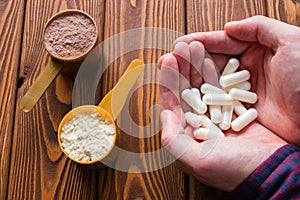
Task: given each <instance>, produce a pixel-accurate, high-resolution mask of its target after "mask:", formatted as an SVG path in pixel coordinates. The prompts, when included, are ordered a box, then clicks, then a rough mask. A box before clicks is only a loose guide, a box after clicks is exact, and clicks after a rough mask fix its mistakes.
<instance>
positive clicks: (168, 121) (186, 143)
mask: <svg viewBox="0 0 300 200" xmlns="http://www.w3.org/2000/svg"><path fill="white" fill-rule="evenodd" d="M160 119H161V123H162V127H163V129H162V135H161V143H162V146H163V147H164V148H165V149H166V150H167V151H168V152H169V153H170V154H171V155H172V156H173V157H174V158H175V160H177V159H179V158H180V157H182V156H183V154H184V153H185V152H186V151H187V150H188V149H189V148H190V147H191V145H192V144H193V143H194V142H195V141H194V140H193V139H192V138H191V137H189V136H188V135H186V134H184V128H183V127H182V125H181V121H180V119H178V117H177V116H176V115H175V114H174V113H173V112H172V111H170V110H163V111H162V112H161V114H160Z"/></svg>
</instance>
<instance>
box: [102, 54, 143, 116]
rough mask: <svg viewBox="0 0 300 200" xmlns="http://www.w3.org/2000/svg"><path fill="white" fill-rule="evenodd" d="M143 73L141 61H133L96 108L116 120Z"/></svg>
mask: <svg viewBox="0 0 300 200" xmlns="http://www.w3.org/2000/svg"><path fill="white" fill-rule="evenodd" d="M143 71H144V63H143V61H141V60H138V59H136V60H133V61H132V62H131V63H130V65H129V67H128V68H127V70H126V71H125V72H124V74H123V76H122V77H121V78H120V80H119V81H118V83H117V84H116V85H115V87H114V88H113V89H111V90H110V91H109V92H108V93H107V94H106V95H105V96H104V98H103V99H102V100H101V102H100V103H99V105H98V106H99V107H101V108H103V109H105V110H106V111H107V112H109V113H110V114H111V115H112V117H113V118H114V119H116V118H117V117H118V115H119V113H120V112H121V110H122V108H123V106H124V104H125V102H126V99H127V96H128V93H129V92H130V90H131V88H132V87H133V85H134V83H135V82H136V80H137V79H138V77H139V75H140V74H141V73H142V72H143Z"/></svg>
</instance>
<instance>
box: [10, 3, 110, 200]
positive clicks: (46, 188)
mask: <svg viewBox="0 0 300 200" xmlns="http://www.w3.org/2000/svg"><path fill="white" fill-rule="evenodd" d="M65 9H80V10H83V11H85V12H87V13H89V14H90V15H91V16H92V17H93V18H94V19H95V20H96V23H97V25H98V27H101V28H102V27H103V21H104V20H103V17H104V1H102V0H93V1H79V0H76V1H75V0H74V1H58V0H57V1H34V0H32V1H31V0H29V1H26V11H25V21H24V22H25V26H24V30H23V33H24V34H23V43H22V56H21V64H20V74H19V77H20V79H22V80H24V84H23V85H22V87H21V88H20V89H19V91H18V101H17V108H16V114H15V124H16V126H15V127H14V134H13V143H12V153H11V155H12V158H11V163H10V173H9V183H8V185H9V188H8V198H9V199H96V198H97V183H98V181H99V180H98V177H99V176H98V171H97V170H92V169H87V168H85V167H83V166H80V165H77V164H75V163H74V162H71V161H70V160H69V159H67V157H66V156H64V155H63V153H62V152H61V150H60V149H59V146H58V142H57V133H56V130H57V126H58V123H59V122H60V120H61V119H62V117H63V116H64V115H65V114H66V113H67V112H68V111H69V110H70V109H71V107H70V106H66V105H64V104H62V103H60V102H59V101H58V99H57V97H56V94H55V83H53V84H52V85H51V86H50V87H49V88H48V90H47V92H46V93H45V94H44V95H43V96H42V98H41V100H40V101H39V102H38V104H37V105H36V106H35V107H34V109H33V110H32V111H31V112H29V113H23V112H21V111H20V110H19V101H20V99H21V98H22V96H24V94H25V92H26V91H27V89H28V88H29V86H30V85H31V84H32V83H33V81H34V80H35V79H36V77H37V76H38V75H39V74H40V73H41V72H42V70H43V68H44V66H45V65H46V63H47V61H48V59H49V56H48V55H47V53H46V51H45V49H44V47H43V44H42V35H43V29H44V24H45V23H46V22H47V20H48V19H49V18H50V17H51V16H52V15H53V14H55V13H57V12H59V11H61V10H65ZM100 30H102V29H100ZM102 33H103V31H100V32H99V38H100V40H101V39H102V38H103V34H102Z"/></svg>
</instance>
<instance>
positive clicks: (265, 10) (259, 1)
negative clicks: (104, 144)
mask: <svg viewBox="0 0 300 200" xmlns="http://www.w3.org/2000/svg"><path fill="white" fill-rule="evenodd" d="M65 9H79V10H83V11H85V12H87V13H88V14H90V15H91V16H92V17H93V18H94V19H95V21H96V23H97V26H98V29H99V43H101V42H102V41H104V40H105V39H108V38H110V37H113V36H114V35H115V34H118V33H121V32H124V31H127V30H131V29H136V28H143V27H156V28H166V29H170V30H173V31H174V32H175V31H176V32H178V33H180V34H186V33H191V32H195V31H212V30H221V29H223V26H224V24H225V23H226V22H228V21H231V20H239V19H243V18H246V17H250V16H253V15H258V14H259V15H265V16H269V17H273V18H276V19H279V20H282V21H284V22H288V23H291V24H295V25H300V1H298V0H255V1H247V0H160V1H154V0H151V1H145V0H106V1H105V0H50V1H36V0H27V1H25V0H1V1H0V102H1V104H0V112H1V118H0V159H1V161H0V162H1V163H0V199H209V197H210V194H207V193H206V192H204V191H202V189H201V188H200V187H199V185H200V184H199V183H198V182H197V181H196V180H195V179H194V178H193V177H191V176H188V175H186V174H184V173H183V172H181V171H180V170H179V169H177V168H176V166H175V165H174V164H171V165H169V166H166V167H163V168H161V169H158V170H155V171H151V170H150V171H149V170H148V171H149V172H147V173H142V172H144V171H145V168H146V167H149V166H152V165H153V166H154V165H155V164H157V163H156V162H159V161H158V160H156V159H159V160H164V159H168V156H167V155H165V154H161V157H160V158H155V159H149V160H147V161H146V162H147V163H144V164H145V166H142V168H143V169H141V166H140V165H138V164H135V162H132V163H131V164H130V166H129V169H128V170H131V172H130V173H128V172H126V171H124V170H123V171H122V170H115V169H113V168H110V167H105V168H102V169H89V168H86V167H84V166H81V165H79V164H76V163H74V162H72V161H71V160H69V159H68V158H67V157H66V156H65V155H64V154H63V153H62V152H61V150H60V148H59V146H58V143H57V126H58V124H59V122H60V120H61V119H62V117H63V116H64V115H65V114H66V113H67V112H68V111H69V110H70V109H71V108H72V105H71V104H70V103H71V101H72V96H71V94H72V86H73V80H74V78H75V73H74V69H76V67H78V66H79V65H80V63H72V64H68V65H69V66H67V67H66V68H65V70H64V71H63V73H61V74H60V75H59V76H58V77H57V78H56V81H54V82H53V83H52V84H51V85H50V87H49V88H48V90H47V91H46V93H45V94H44V95H43V96H42V98H41V100H40V101H39V102H38V104H37V105H36V106H35V107H34V109H33V110H32V111H31V112H29V113H24V112H22V111H21V110H20V107H19V103H20V100H21V98H22V97H23V96H24V94H25V93H26V91H27V90H28V88H29V87H30V86H31V85H32V83H33V82H34V80H35V79H36V78H37V76H38V75H39V74H40V73H41V72H42V71H43V69H44V67H45V65H46V64H47V62H48V60H49V55H48V54H47V52H46V51H45V49H44V47H43V42H42V41H43V40H42V35H43V28H44V24H45V23H46V21H47V20H48V19H49V18H50V17H51V16H52V15H54V14H55V13H57V12H59V11H61V10H65ZM156 30H158V29H153V33H152V34H151V38H150V39H149V38H145V37H137V38H136V39H134V40H132V41H133V42H135V43H136V44H141V47H144V46H143V45H144V44H145V40H146V39H147V40H148V41H149V40H150V42H152V43H153V44H152V46H151V47H152V48H148V49H145V48H140V49H137V50H135V51H132V52H129V53H127V54H124V55H121V57H117V54H118V53H120V51H122V49H124V48H127V45H128V44H126V41H122V40H119V41H118V40H117V41H116V44H114V45H113V47H112V49H111V50H110V51H109V52H106V54H107V55H108V54H109V56H112V58H113V59H114V60H113V62H112V63H111V64H110V65H109V68H108V69H107V70H106V71H105V73H104V76H103V77H102V78H101V80H100V81H99V82H100V84H99V87H98V88H99V90H98V91H99V92H98V93H97V94H96V100H95V103H96V102H97V101H99V99H100V98H101V97H103V96H104V95H105V94H106V93H107V92H108V91H109V90H110V89H111V88H112V87H113V86H114V84H115V83H116V82H117V81H118V79H119V77H120V76H121V74H122V73H123V72H124V70H125V69H126V67H127V66H128V64H129V63H130V61H131V60H132V59H135V58H140V59H142V60H144V62H145V63H147V64H149V65H150V66H155V65H154V64H155V63H156V61H157V59H158V58H159V57H160V56H161V55H162V54H163V53H165V52H168V51H169V50H170V49H171V41H173V40H174V39H175V38H176V37H177V36H178V35H176V34H173V33H172V31H171V34H169V35H168V38H162V37H161V35H160V34H156V33H155V31H156ZM142 33H145V32H142ZM160 44H163V46H164V49H159V48H156V47H157V46H159V45H160ZM114 56H115V57H114ZM151 63H152V65H151ZM70 69H71V70H70ZM75 71H76V70H75ZM158 73H159V71H158V69H155V67H149V68H146V70H145V72H144V76H143V77H142V78H141V79H139V80H138V84H140V85H142V86H141V87H139V88H138V89H136V90H135V91H134V92H133V93H132V95H131V98H130V100H129V104H128V105H127V107H128V110H129V111H130V114H131V121H130V123H129V128H130V127H131V126H132V127H133V126H134V125H139V127H141V129H140V130H139V134H141V135H146V136H147V135H148V136H149V137H144V138H137V137H132V136H128V135H127V134H125V133H124V131H123V130H119V135H120V137H119V138H118V141H117V144H118V145H119V146H120V147H121V148H122V149H124V150H127V151H128V152H136V153H147V152H153V151H156V150H160V149H161V145H160V134H159V133H157V134H154V135H151V134H153V130H158V129H159V119H158V117H157V116H158V113H157V112H154V113H152V114H151V112H149V109H150V108H151V107H152V106H153V105H155V104H157V103H158V99H159V90H158V88H159V87H158V84H157V77H158ZM145 80H147V81H146V84H143V82H145ZM83 87H84V86H83ZM127 114H128V113H127ZM127 114H126V113H125V114H124V113H121V115H120V117H119V118H118V119H117V121H118V122H119V124H122V121H123V120H124V119H126V117H128V116H127ZM149 115H150V117H151V120H150V117H149ZM150 121H151V122H150ZM127 122H128V120H127ZM127 125H128V124H127ZM143 127H146V128H143ZM132 172H135V173H132ZM138 172H140V173H138ZM214 194H219V193H218V192H217V191H215V192H214Z"/></svg>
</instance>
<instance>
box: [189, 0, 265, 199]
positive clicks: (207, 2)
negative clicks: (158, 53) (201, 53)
mask: <svg viewBox="0 0 300 200" xmlns="http://www.w3.org/2000/svg"><path fill="white" fill-rule="evenodd" d="M186 6H187V8H186V9H187V23H186V26H187V32H188V33H192V32H200V31H203V32H205V31H214V30H223V27H224V25H225V23H226V22H228V21H233V20H240V19H244V18H247V17H250V16H254V15H266V4H265V1H264V0H258V1H246V0H244V1H240V0H187V1H186ZM189 183H190V184H189V185H190V187H189V198H190V199H226V198H227V196H228V194H227V193H225V192H222V191H219V190H215V189H212V188H209V187H207V186H203V185H201V184H200V183H199V182H198V181H197V180H196V179H195V178H194V177H191V176H190V181H189Z"/></svg>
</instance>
